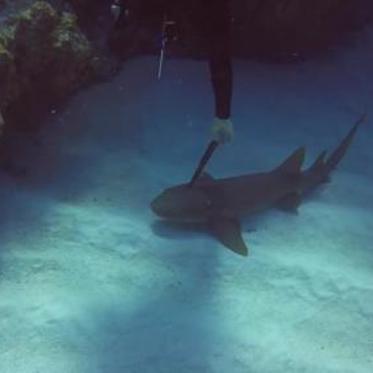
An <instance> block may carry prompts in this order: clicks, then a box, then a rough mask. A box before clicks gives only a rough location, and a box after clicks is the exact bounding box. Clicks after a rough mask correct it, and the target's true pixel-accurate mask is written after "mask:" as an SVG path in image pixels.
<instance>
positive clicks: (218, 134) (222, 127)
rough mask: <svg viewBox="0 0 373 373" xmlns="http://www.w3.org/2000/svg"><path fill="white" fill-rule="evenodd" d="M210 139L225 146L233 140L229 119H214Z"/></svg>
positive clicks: (232, 130) (231, 125)
mask: <svg viewBox="0 0 373 373" xmlns="http://www.w3.org/2000/svg"><path fill="white" fill-rule="evenodd" d="M211 132H212V138H213V139H214V140H215V141H217V142H218V143H219V144H226V143H228V142H231V141H232V140H233V136H234V129H233V124H232V121H231V120H230V119H221V118H217V117H216V118H215V119H214V123H213V124H212V127H211Z"/></svg>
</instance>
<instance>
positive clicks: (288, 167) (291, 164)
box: [274, 146, 306, 176]
mask: <svg viewBox="0 0 373 373" xmlns="http://www.w3.org/2000/svg"><path fill="white" fill-rule="evenodd" d="M305 154H306V150H305V148H304V146H302V147H300V148H298V149H297V150H295V151H294V152H293V153H292V154H291V155H290V156H289V157H288V158H287V159H286V160H285V161H284V162H283V163H282V164H281V165H280V166H278V167H277V168H276V169H275V170H274V171H275V172H279V173H281V174H285V175H290V176H291V175H299V174H300V172H301V169H302V165H303V162H304V158H305Z"/></svg>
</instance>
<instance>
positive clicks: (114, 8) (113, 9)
mask: <svg viewBox="0 0 373 373" xmlns="http://www.w3.org/2000/svg"><path fill="white" fill-rule="evenodd" d="M110 10H111V14H112V16H113V17H114V19H115V20H117V19H118V18H119V16H120V12H121V11H122V9H121V7H120V5H119V4H117V3H113V4H112V5H111V7H110Z"/></svg>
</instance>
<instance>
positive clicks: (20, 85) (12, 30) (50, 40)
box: [0, 1, 97, 129]
mask: <svg viewBox="0 0 373 373" xmlns="http://www.w3.org/2000/svg"><path fill="white" fill-rule="evenodd" d="M96 59H97V57H96V56H95V52H94V49H93V48H92V46H91V43H90V42H89V41H88V39H87V38H86V36H85V35H84V34H83V33H82V32H81V31H80V29H79V27H78V25H77V19H76V17H75V16H74V15H73V14H71V13H68V12H62V13H60V12H57V11H56V10H55V9H54V8H53V7H52V6H51V5H50V4H49V3H48V2H45V1H36V2H35V3H34V4H32V5H31V6H30V7H29V8H27V9H26V10H23V11H21V12H20V13H19V14H17V15H16V16H15V17H13V19H11V20H10V21H8V22H7V23H6V24H5V25H3V27H2V28H0V87H1V91H0V110H1V111H2V112H3V114H4V116H5V119H6V123H7V125H12V126H17V127H20V128H23V129H28V128H29V127H33V125H32V120H33V118H35V115H36V114H38V113H41V112H43V111H45V110H46V109H47V108H48V105H50V104H52V103H58V102H59V101H60V100H61V99H64V98H66V97H67V96H68V95H70V94H71V93H72V92H74V91H75V90H76V89H77V88H79V87H81V86H82V85H84V84H86V83H87V82H89V81H91V80H93V79H94V78H95V76H96V72H97V70H96V64H95V63H96ZM29 118H31V120H30V119H29Z"/></svg>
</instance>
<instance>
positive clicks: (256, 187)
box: [150, 115, 365, 256]
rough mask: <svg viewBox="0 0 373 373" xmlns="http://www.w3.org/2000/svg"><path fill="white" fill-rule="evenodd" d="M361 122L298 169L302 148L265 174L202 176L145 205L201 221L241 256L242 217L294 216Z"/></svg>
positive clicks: (172, 217)
mask: <svg viewBox="0 0 373 373" xmlns="http://www.w3.org/2000/svg"><path fill="white" fill-rule="evenodd" d="M364 120H365V115H363V116H362V117H361V118H359V119H358V120H357V121H356V122H355V123H354V125H353V127H352V128H351V129H350V131H349V132H348V133H347V135H346V136H345V137H344V138H343V140H342V141H341V142H340V143H339V145H338V146H337V147H336V148H335V150H334V151H333V152H331V154H330V155H329V156H328V153H327V151H322V152H321V153H320V154H319V156H318V157H317V158H316V160H315V161H314V162H313V163H312V164H311V166H309V167H308V168H305V169H304V170H302V166H303V163H304V160H305V153H306V150H305V147H304V146H302V147H299V148H297V149H296V150H295V151H294V152H293V153H292V154H290V155H289V156H288V158H286V159H285V160H284V161H283V162H282V163H280V164H279V165H278V166H277V167H275V168H274V169H272V170H270V171H267V172H261V173H252V174H246V175H241V176H236V177H228V178H222V179H216V178H214V177H212V176H211V175H210V174H209V173H207V172H205V173H203V174H201V176H200V177H199V178H198V180H197V181H196V182H195V183H194V184H193V186H191V184H190V183H185V184H180V185H176V186H172V187H170V188H167V189H165V190H164V191H162V192H161V193H160V194H159V195H158V196H157V197H156V198H155V199H154V200H153V201H152V202H151V204H150V205H151V209H152V210H153V212H154V213H155V214H156V215H157V216H158V217H160V218H162V219H165V220H168V221H178V222H203V223H206V224H207V227H208V229H209V231H210V232H211V233H212V235H213V236H215V237H216V238H217V239H218V240H219V241H220V242H221V243H222V244H223V245H224V246H225V247H227V248H228V249H230V250H232V251H233V252H234V253H236V254H239V255H242V256H247V255H248V253H249V249H248V246H247V244H246V242H245V241H244V239H243V234H242V227H241V221H242V219H243V218H245V217H248V216H250V215H253V214H257V213H260V212H263V211H265V210H267V209H270V208H278V209H281V210H284V211H287V212H293V213H297V211H298V207H299V206H300V204H301V202H302V200H303V199H304V198H305V197H306V196H307V195H309V194H310V193H311V192H312V191H314V190H315V189H316V188H317V187H318V186H320V185H321V184H325V183H328V182H329V181H330V174H331V172H332V171H333V170H335V169H336V167H337V166H338V164H339V163H340V161H341V159H342V158H343V157H344V155H345V154H346V152H347V150H348V148H349V147H350V145H351V143H352V141H353V138H354V136H355V133H356V131H357V129H358V128H359V126H360V125H361V123H362V122H363V121H364Z"/></svg>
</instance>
